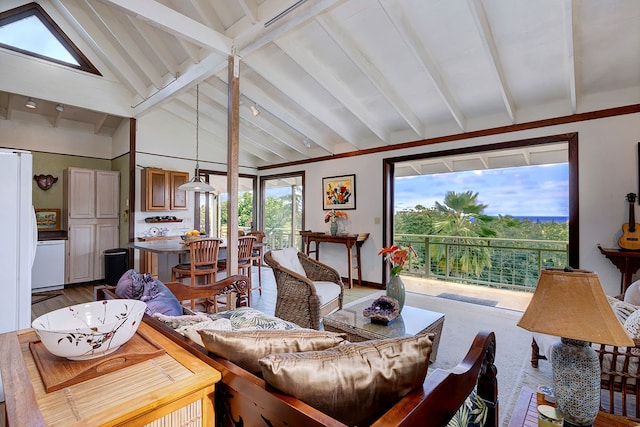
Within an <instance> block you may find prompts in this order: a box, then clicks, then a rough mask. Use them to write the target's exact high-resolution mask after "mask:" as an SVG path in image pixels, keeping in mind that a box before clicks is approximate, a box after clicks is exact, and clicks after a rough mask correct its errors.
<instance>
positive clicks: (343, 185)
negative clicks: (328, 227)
mask: <svg viewBox="0 0 640 427" xmlns="http://www.w3.org/2000/svg"><path fill="white" fill-rule="evenodd" d="M322 207H323V208H324V210H329V209H355V208H356V176H355V175H343V176H331V177H328V178H322Z"/></svg>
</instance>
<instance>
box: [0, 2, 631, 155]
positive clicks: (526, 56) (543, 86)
mask: <svg viewBox="0 0 640 427" xmlns="http://www.w3.org/2000/svg"><path fill="white" fill-rule="evenodd" d="M26 3H28V2H25V1H18V0H3V1H2V2H1V3H0V12H2V11H6V10H9V9H12V8H15V7H18V6H21V5H23V4H26ZM38 4H39V5H40V6H41V7H42V8H43V9H44V10H45V11H46V13H47V14H49V15H50V16H51V18H52V19H53V20H54V21H55V22H56V23H57V24H58V26H59V27H60V28H61V29H62V30H63V31H64V33H65V34H66V35H67V36H68V37H69V38H70V39H71V40H72V41H73V42H74V43H75V44H76V45H77V46H78V47H79V48H80V50H81V51H82V52H83V53H84V54H85V55H86V56H87V58H88V59H89V60H90V62H91V63H93V65H95V67H96V68H97V69H98V70H99V71H100V73H101V74H102V75H101V76H96V75H91V74H89V73H83V72H80V71H77V70H68V71H66V70H64V67H57V70H58V71H57V72H56V73H55V83H52V78H51V77H52V76H50V75H48V73H50V70H51V69H50V68H47V67H50V66H45V65H43V64H40V63H37V62H36V63H35V65H34V60H33V59H29V60H27V59H25V58H23V57H22V56H21V54H17V53H15V52H10V51H8V50H5V49H2V48H0V64H1V65H2V66H1V67H0V68H1V70H0V76H1V78H0V91H1V92H0V119H10V118H11V111H12V109H13V108H22V107H21V106H22V105H24V102H22V98H25V97H34V98H38V99H40V100H42V101H43V102H48V103H51V108H49V109H48V111H49V114H51V115H53V119H54V120H51V122H52V123H54V122H57V124H56V125H61V126H62V125H64V122H65V120H77V121H83V120H84V121H86V122H88V123H90V124H92V125H93V126H94V128H95V129H96V130H97V131H98V132H109V131H110V129H113V128H114V126H115V125H114V123H113V121H114V118H123V117H137V118H139V117H142V116H144V115H145V114H148V113H149V112H150V111H153V110H155V109H163V110H166V111H167V112H169V113H171V114H173V115H175V116H176V117H179V118H181V119H184V120H187V121H190V122H194V124H195V104H196V102H195V86H196V84H200V126H201V128H203V129H204V130H206V131H207V132H209V133H211V134H212V135H213V136H214V138H213V141H201V143H211V144H217V145H220V149H221V150H226V134H227V131H226V126H227V63H228V57H229V55H236V56H237V57H238V58H239V63H240V92H241V97H240V99H241V105H240V162H241V165H243V166H254V167H258V166H264V165H270V164H278V163H285V162H291V161H299V160H306V159H312V158H316V157H322V156H327V155H332V154H339V153H346V152H352V151H358V150H365V149H371V148H376V147H383V146H393V145H394V144H399V143H404V142H409V141H416V140H422V139H428V138H433V137H439V136H445V135H454V134H461V133H465V132H470V131H476V130H483V129H489V128H494V127H500V126H507V125H512V124H520V123H526V122H530V121H535V120H543V119H549V118H553V117H558V116H568V115H572V114H576V113H585V112H592V111H597V110H603V109H608V108H613V107H619V106H626V105H632V104H638V103H640V1H637V0H536V1H530V0H298V1H296V0H135V1H131V0H41V1H39V2H38ZM58 103H63V104H64V105H65V106H70V107H71V108H69V112H70V114H71V113H73V115H70V116H69V117H68V118H67V117H65V113H62V114H58V113H60V112H56V111H55V109H54V107H55V105H57V104H58ZM66 111H67V110H65V112H66ZM83 111H84V112H86V114H82V112H83ZM3 112H4V113H3ZM255 112H257V113H258V114H257V115H255ZM34 114H36V113H34ZM40 114H44V113H40ZM56 115H57V116H60V117H57V119H56Z"/></svg>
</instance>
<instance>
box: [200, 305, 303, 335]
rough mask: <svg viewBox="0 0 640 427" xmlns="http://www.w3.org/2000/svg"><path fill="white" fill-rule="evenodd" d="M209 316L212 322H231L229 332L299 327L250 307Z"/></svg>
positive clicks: (280, 329) (281, 329)
mask: <svg viewBox="0 0 640 427" xmlns="http://www.w3.org/2000/svg"><path fill="white" fill-rule="evenodd" d="M209 316H210V317H211V319H212V320H217V319H229V320H230V321H231V330H233V331H238V330H243V329H270V330H273V329H275V330H279V331H288V330H291V329H300V326H298V325H296V324H295V323H292V322H287V321H286V320H282V319H280V318H279V317H275V316H271V315H269V314H265V313H263V312H261V311H259V310H256V309H254V308H251V307H241V308H236V309H235V310H228V311H223V312H220V313H216V314H210V315H209Z"/></svg>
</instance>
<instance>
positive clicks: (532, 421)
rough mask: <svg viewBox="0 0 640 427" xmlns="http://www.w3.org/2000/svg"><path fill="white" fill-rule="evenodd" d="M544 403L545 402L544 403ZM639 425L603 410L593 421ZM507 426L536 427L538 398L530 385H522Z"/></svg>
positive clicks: (611, 426) (616, 426)
mask: <svg viewBox="0 0 640 427" xmlns="http://www.w3.org/2000/svg"><path fill="white" fill-rule="evenodd" d="M545 404H546V403H545ZM630 426H640V424H639V423H637V422H636V421H633V420H630V419H628V418H625V417H622V416H619V415H613V414H609V413H607V412H604V411H600V412H598V416H597V417H596V420H595V421H594V423H593V427H630ZM509 427H538V400H537V393H536V391H535V390H533V389H532V388H530V387H522V389H521V390H520V395H519V396H518V400H517V402H516V406H515V407H514V408H513V412H512V414H511V418H510V419H509Z"/></svg>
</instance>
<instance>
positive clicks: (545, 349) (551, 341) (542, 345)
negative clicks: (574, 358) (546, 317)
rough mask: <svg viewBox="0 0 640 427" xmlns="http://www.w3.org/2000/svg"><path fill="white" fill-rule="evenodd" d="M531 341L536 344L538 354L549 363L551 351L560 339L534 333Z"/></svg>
mask: <svg viewBox="0 0 640 427" xmlns="http://www.w3.org/2000/svg"><path fill="white" fill-rule="evenodd" d="M533 339H535V340H536V343H537V344H538V349H539V350H540V354H542V355H543V356H545V357H546V358H547V360H548V361H549V362H551V349H552V348H553V346H554V345H555V344H556V343H557V342H558V341H560V337H556V336H554V335H547V334H541V333H539V332H534V333H533Z"/></svg>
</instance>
